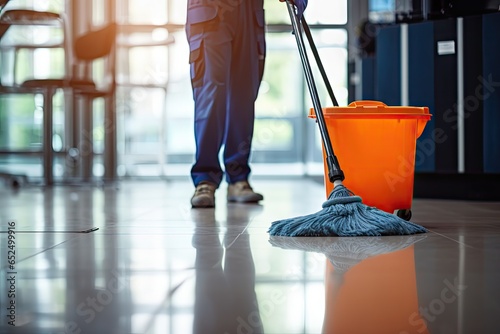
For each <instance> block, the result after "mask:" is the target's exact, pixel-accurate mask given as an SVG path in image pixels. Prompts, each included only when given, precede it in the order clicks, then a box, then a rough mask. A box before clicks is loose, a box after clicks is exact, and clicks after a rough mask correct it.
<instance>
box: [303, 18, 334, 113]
mask: <svg viewBox="0 0 500 334" xmlns="http://www.w3.org/2000/svg"><path fill="white" fill-rule="evenodd" d="M301 22H302V28H304V32H305V34H306V37H307V40H308V41H309V45H310V46H311V51H312V53H313V55H314V59H315V60H316V64H317V65H318V69H319V71H320V72H321V76H322V77H323V81H324V83H325V86H326V90H327V91H328V94H329V95H330V99H331V100H332V103H333V105H334V106H335V107H338V106H339V103H338V102H337V99H336V98H335V94H334V93H333V89H332V85H331V84H330V80H329V79H328V76H327V75H326V71H325V67H324V66H323V62H322V61H321V58H320V56H319V52H318V49H317V48H316V44H315V43H314V39H313V37H312V34H311V29H309V25H308V24H307V21H306V18H305V17H304V16H302V20H301Z"/></svg>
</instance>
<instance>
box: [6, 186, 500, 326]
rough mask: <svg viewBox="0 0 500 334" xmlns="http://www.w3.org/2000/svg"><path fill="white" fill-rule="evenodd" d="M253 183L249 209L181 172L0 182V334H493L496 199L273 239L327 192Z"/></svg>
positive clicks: (430, 203) (499, 294)
mask: <svg viewBox="0 0 500 334" xmlns="http://www.w3.org/2000/svg"><path fill="white" fill-rule="evenodd" d="M253 186H254V188H255V189H256V190H258V191H260V192H262V193H263V194H264V195H265V200H264V201H263V202H262V205H239V204H227V203H226V201H225V192H226V187H225V186H224V185H223V186H222V187H221V189H220V190H219V191H218V197H217V204H216V209H215V210H213V209H198V210H193V209H191V208H190V206H189V198H190V196H191V194H192V191H193V187H192V185H191V184H190V183H189V182H188V181H187V180H186V181H155V182H125V181H124V182H122V183H119V184H118V185H117V186H116V187H111V186H109V187H104V188H99V187H89V186H84V187H69V186H64V187H63V186H55V187H53V188H47V189H44V188H21V189H20V190H19V191H17V192H13V191H11V190H10V189H7V188H5V187H2V188H0V198H1V200H0V219H1V225H0V226H1V231H0V232H1V233H0V241H1V244H0V245H1V248H0V269H1V271H0V291H1V293H0V302H1V309H0V315H1V317H0V321H1V323H0V333H36V334H45V333H50V334H60V333H106V334H113V333H117V334H126V333H173V334H178V333H179V334H185V333H203V334H212V333H214V334H217V333H221V334H225V333H231V334H232V333H272V334H278V333H279V334H289V333H290V334H291V333H342V334H344V333H347V334H350V333H370V334H377V333H381V334H387V333H397V334H402V333H438V334H443V333H450V334H451V333H453V334H457V333H495V334H496V333H500V322H498V315H499V314H500V303H499V301H500V288H499V284H498V282H500V265H499V264H500V218H499V217H500V203H498V202H497V203H491V202H490V203H483V202H460V201H446V200H440V201H439V200H423V199H415V200H414V202H413V208H412V209H413V221H414V222H416V223H419V224H422V225H424V226H425V227H427V228H428V229H429V230H430V232H429V233H426V234H423V235H415V236H401V237H358V238H334V237H330V238H270V237H269V235H268V234H267V229H268V227H269V225H270V223H271V222H272V221H274V220H277V219H281V218H286V217H295V216H297V215H302V214H309V213H313V212H315V211H318V210H319V209H320V208H321V204H322V202H323V201H324V196H325V193H324V189H323V187H322V185H319V184H317V183H315V182H313V181H310V180H308V179H292V180H290V179H288V180H286V179H281V180H279V179H278V180H266V179H257V180H254V182H253ZM9 224H10V225H11V226H10V227H11V229H10V230H11V231H15V234H9V233H8V231H9ZM94 227H95V228H98V230H95V231H92V228H94ZM85 232H87V233H85ZM9 236H11V237H9ZM14 238H15V239H14ZM13 251H15V258H14V257H12V255H13V254H14V253H13ZM9 256H11V257H10V258H9ZM11 266H12V267H11ZM13 324H15V327H14V326H12V325H13Z"/></svg>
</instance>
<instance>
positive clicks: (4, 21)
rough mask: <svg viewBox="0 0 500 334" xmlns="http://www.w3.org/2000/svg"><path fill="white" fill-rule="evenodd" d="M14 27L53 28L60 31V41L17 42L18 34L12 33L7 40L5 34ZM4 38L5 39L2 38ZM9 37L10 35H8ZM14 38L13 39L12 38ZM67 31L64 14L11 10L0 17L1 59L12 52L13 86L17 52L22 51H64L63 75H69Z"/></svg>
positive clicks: (68, 39) (69, 51) (69, 56)
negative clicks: (53, 49)
mask: <svg viewBox="0 0 500 334" xmlns="http://www.w3.org/2000/svg"><path fill="white" fill-rule="evenodd" d="M0 1H1V0H0ZM14 26H24V27H30V29H31V28H33V29H36V27H37V26H48V27H55V28H57V29H60V30H61V31H62V38H61V40H57V41H51V42H43V43H36V42H32V41H30V40H18V37H20V36H18V34H16V33H15V32H14V31H13V32H12V36H11V37H13V38H10V37H9V38H7V37H6V33H7V31H8V30H9V29H13V28H12V27H14ZM4 36H5V38H4ZM9 36H10V35H9ZM14 37H15V38H14ZM70 40H71V38H70V34H69V29H68V22H67V20H66V18H65V16H64V14H62V13H61V14H59V13H54V12H41V11H36V10H31V9H11V10H6V11H4V12H3V13H2V14H1V15H0V52H2V59H3V58H4V57H5V59H7V55H6V53H7V52H9V51H10V52H13V53H14V57H13V61H14V63H13V64H12V66H9V67H10V68H12V72H13V73H12V78H13V79H12V80H11V81H13V83H12V84H13V85H16V84H17V83H16V82H15V81H16V67H17V52H18V51H19V50H22V49H30V50H35V49H47V48H60V49H63V50H64V73H65V75H68V74H69V73H70V59H71V53H72V51H71V48H70V45H71V42H70Z"/></svg>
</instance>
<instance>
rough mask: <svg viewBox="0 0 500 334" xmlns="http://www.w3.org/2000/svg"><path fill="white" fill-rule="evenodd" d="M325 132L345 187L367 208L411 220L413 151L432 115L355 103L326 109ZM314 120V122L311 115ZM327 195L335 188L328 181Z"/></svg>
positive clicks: (423, 109)
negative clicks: (340, 165) (374, 208)
mask: <svg viewBox="0 0 500 334" xmlns="http://www.w3.org/2000/svg"><path fill="white" fill-rule="evenodd" d="M323 114H324V117H325V121H326V126H327V129H328V133H329V136H330V140H331V141H332V145H333V146H334V147H335V152H336V155H337V157H338V158H339V161H341V162H342V169H343V170H344V171H345V173H346V176H347V177H346V180H345V181H344V183H345V184H346V187H348V188H349V189H350V190H351V191H352V192H354V193H355V194H356V195H358V196H361V198H362V199H363V202H364V203H365V204H366V205H369V206H374V207H377V208H378V209H380V210H383V211H386V212H389V213H394V211H396V210H398V216H400V217H402V218H405V219H409V218H410V217H411V211H410V209H411V204H412V200H413V180H414V172H415V151H416V142H417V138H418V137H419V136H420V135H421V134H422V132H423V131H424V128H425V126H426V124H427V122H428V121H429V119H430V117H431V115H430V114H429V108H427V107H392V106H387V105H385V104H384V103H382V102H379V101H356V102H352V103H351V104H349V106H347V107H329V108H323ZM309 117H310V118H316V115H315V112H314V109H311V111H310V114H309ZM323 157H324V161H325V188H326V194H327V196H328V194H330V193H331V191H332V189H333V184H332V183H331V182H329V180H328V176H327V170H328V167H327V166H326V159H325V158H326V155H325V149H324V146H323Z"/></svg>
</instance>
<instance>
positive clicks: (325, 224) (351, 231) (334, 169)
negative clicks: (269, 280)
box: [268, 0, 427, 237]
mask: <svg viewBox="0 0 500 334" xmlns="http://www.w3.org/2000/svg"><path fill="white" fill-rule="evenodd" d="M286 4H287V8H288V13H289V14H290V19H291V22H292V28H293V32H294V35H295V39H296V41H297V47H298V50H299V54H300V58H301V61H302V67H303V69H304V74H305V77H306V81H307V85H308V88H309V93H310V94H311V98H312V101H313V107H314V111H315V113H316V117H317V122H318V126H319V129H320V134H321V139H322V141H323V147H324V149H325V155H326V157H325V160H326V164H327V166H328V178H329V181H330V182H331V183H333V185H334V188H333V190H332V192H331V193H330V195H329V196H328V199H327V201H325V202H324V203H323V205H322V209H321V210H320V211H318V212H316V213H313V214H310V215H305V216H300V217H296V218H288V219H283V220H278V221H275V222H273V223H272V224H271V227H270V228H269V230H268V233H269V234H270V235H272V236H289V237H298V236H383V235H408V234H416V233H425V232H427V230H426V229H425V228H424V227H422V226H420V225H417V224H415V223H412V222H409V221H406V220H403V219H401V218H399V217H398V216H396V215H393V214H390V213H387V212H385V211H382V210H379V209H377V208H375V207H370V206H366V205H364V204H363V203H362V199H361V197H359V196H356V195H354V194H353V193H352V192H351V191H350V190H349V189H347V188H346V187H345V186H344V185H343V184H342V181H344V178H345V176H344V172H343V171H342V169H341V168H340V164H339V161H338V159H337V157H336V156H335V154H334V151H333V147H332V144H331V141H330V137H329V135H328V129H327V127H326V122H325V119H324V116H323V111H322V110H323V109H322V107H321V104H320V99H319V96H318V91H317V89H316V85H315V83H314V78H313V75H312V70H311V66H310V63H309V60H308V58H307V53H306V47H305V44H304V40H303V37H302V29H301V27H303V28H304V31H305V33H306V36H307V38H308V41H309V44H310V45H311V49H312V51H313V54H314V56H315V58H316V62H317V63H318V67H319V69H320V72H321V75H322V77H323V79H324V81H325V83H326V85H327V88H328V92H329V94H330V97H331V98H332V101H333V104H334V106H336V107H338V102H337V100H336V99H335V96H334V95H333V90H332V89H331V86H330V84H329V82H328V78H327V77H326V72H325V71H324V68H323V66H322V65H321V60H320V58H319V54H318V52H317V49H316V47H315V46H314V42H313V39H312V35H311V32H310V30H309V26H308V25H307V22H306V21H305V18H304V16H302V17H301V22H302V24H300V21H299V19H298V17H297V14H296V12H295V7H294V5H293V3H292V1H291V0H286Z"/></svg>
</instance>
